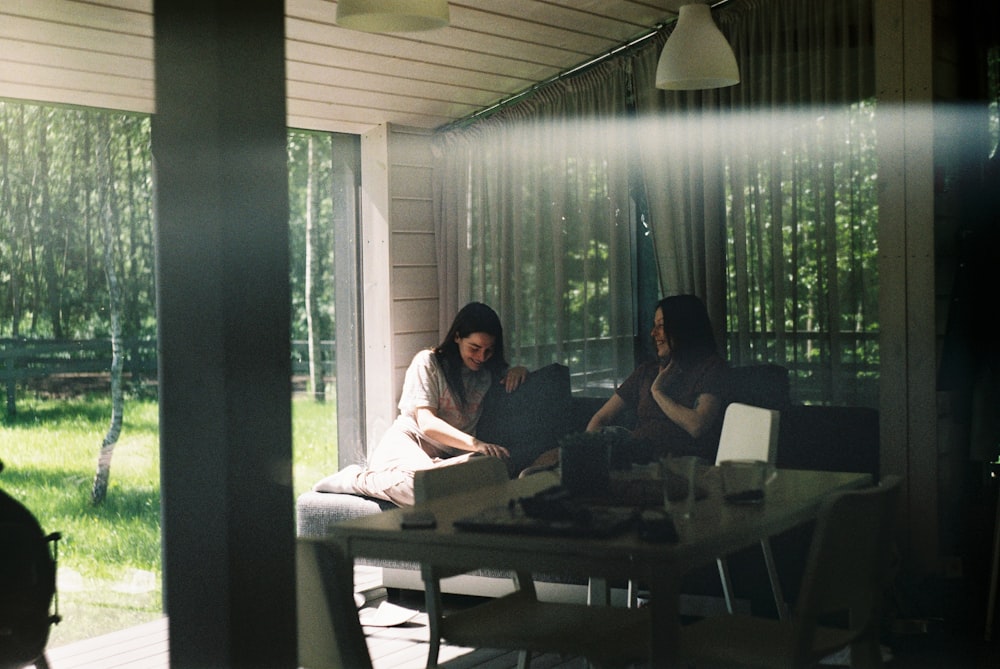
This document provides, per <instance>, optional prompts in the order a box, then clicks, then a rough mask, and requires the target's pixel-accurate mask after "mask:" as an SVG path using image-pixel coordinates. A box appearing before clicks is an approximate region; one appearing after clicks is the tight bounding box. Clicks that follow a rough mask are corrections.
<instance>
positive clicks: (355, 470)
mask: <svg viewBox="0 0 1000 669" xmlns="http://www.w3.org/2000/svg"><path fill="white" fill-rule="evenodd" d="M361 472H362V469H361V467H360V465H347V466H346V467H344V468H343V469H341V470H340V471H339V472H337V473H335V474H330V475H329V476H327V477H324V478H322V479H320V480H319V481H318V482H317V483H316V485H314V486H313V488H312V489H313V490H314V491H316V492H340V493H349V494H352V495H353V494H355V493H357V488H356V487H355V483H356V482H357V480H358V475H359V474H360V473H361Z"/></svg>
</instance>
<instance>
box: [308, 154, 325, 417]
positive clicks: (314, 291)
mask: <svg viewBox="0 0 1000 669" xmlns="http://www.w3.org/2000/svg"><path fill="white" fill-rule="evenodd" d="M308 142H309V143H308V160H307V163H308V170H309V175H308V180H307V182H306V282H305V284H306V286H305V289H306V295H305V298H306V299H305V307H306V329H307V330H308V338H309V392H310V393H311V395H312V397H313V399H314V400H316V401H317V402H323V401H325V400H326V382H325V381H324V379H323V352H322V351H321V350H320V332H319V330H320V327H319V324H320V322H321V319H320V314H319V309H320V305H319V286H320V281H322V277H323V267H322V265H321V262H320V257H321V254H320V246H321V245H320V243H319V225H318V219H319V207H320V194H319V187H318V182H319V176H318V174H317V173H318V172H319V166H318V165H317V164H316V144H315V142H316V140H315V139H314V138H313V136H312V135H310V136H309V140H308Z"/></svg>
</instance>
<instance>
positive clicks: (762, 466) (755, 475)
mask: <svg viewBox="0 0 1000 669" xmlns="http://www.w3.org/2000/svg"><path fill="white" fill-rule="evenodd" d="M719 468H720V469H721V471H722V492H723V494H724V495H725V497H726V501H727V502H735V503H744V504H753V503H755V502H762V501H763V500H764V483H765V481H766V480H767V463H766V462H764V461H763V460H723V461H722V462H720V463H719Z"/></svg>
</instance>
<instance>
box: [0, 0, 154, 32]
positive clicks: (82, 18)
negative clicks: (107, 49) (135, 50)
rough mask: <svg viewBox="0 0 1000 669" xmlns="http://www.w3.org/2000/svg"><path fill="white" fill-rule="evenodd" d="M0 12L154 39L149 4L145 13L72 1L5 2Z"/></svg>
mask: <svg viewBox="0 0 1000 669" xmlns="http://www.w3.org/2000/svg"><path fill="white" fill-rule="evenodd" d="M2 12H3V13H4V14H7V15H9V16H21V17H24V18H30V19H35V20H39V21H44V22H46V23H51V24H53V25H57V24H62V25H70V26H81V27H84V28H93V29H97V30H103V31H106V32H110V33H121V34H123V35H135V36H138V37H148V38H150V39H152V37H153V8H152V4H150V6H149V9H148V11H145V12H143V11H130V10H126V9H120V8H114V7H103V6H101V5H99V4H92V3H89V2H76V1H74V0H33V1H31V2H17V3H5V4H4V7H3V10H2Z"/></svg>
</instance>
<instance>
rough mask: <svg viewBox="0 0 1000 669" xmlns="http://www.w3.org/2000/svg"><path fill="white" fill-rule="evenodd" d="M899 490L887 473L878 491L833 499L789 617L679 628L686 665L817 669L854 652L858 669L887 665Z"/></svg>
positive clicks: (726, 618) (706, 621) (715, 620)
mask: <svg viewBox="0 0 1000 669" xmlns="http://www.w3.org/2000/svg"><path fill="white" fill-rule="evenodd" d="M899 488H900V479H899V477H898V476H886V477H884V478H883V479H882V482H881V484H880V485H878V486H873V487H871V488H866V489H864V490H855V491H849V492H843V493H839V494H836V495H833V496H831V498H830V499H828V500H827V501H826V503H825V504H824V505H823V508H822V510H821V511H820V514H819V518H818V520H817V523H816V529H815V531H814V533H813V540H812V543H811V544H810V546H809V554H808V557H807V558H806V565H805V573H804V575H803V577H802V587H801V588H800V590H799V596H798V599H797V601H796V604H795V611H794V614H793V615H792V616H791V618H790V619H789V620H774V619H773V618H759V617H753V616H743V615H721V616H711V617H708V618H703V619H702V620H700V621H698V622H695V623H692V624H690V625H686V626H684V627H682V628H681V630H680V638H679V641H680V646H679V651H680V656H681V660H682V661H686V662H688V663H691V664H693V665H695V666H698V667H705V666H713V667H714V666H719V667H735V666H740V667H773V668H776V669H777V668H781V669H785V668H797V667H814V666H817V663H818V662H819V661H820V660H821V659H822V658H824V657H826V656H827V655H830V654H832V653H834V652H837V651H840V650H841V649H843V648H845V647H850V655H851V666H852V667H879V666H882V654H881V649H880V647H879V627H880V623H881V614H882V605H883V599H884V595H885V592H886V589H887V588H888V586H889V577H890V574H891V572H892V570H891V568H890V566H891V564H890V563H891V551H890V545H891V541H892V535H893V531H892V528H893V522H894V521H895V513H896V506H897V503H898V498H899ZM833 620H841V621H842V622H841V624H839V625H834V624H833V623H832V622H831V621H833Z"/></svg>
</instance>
